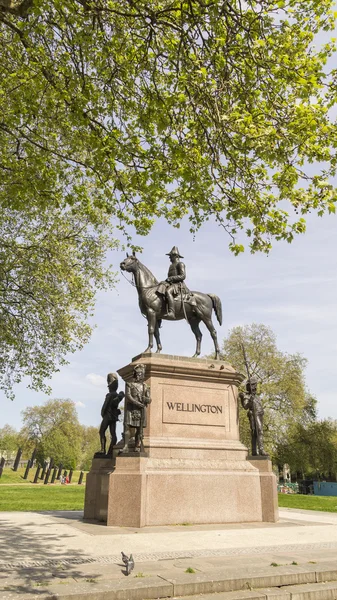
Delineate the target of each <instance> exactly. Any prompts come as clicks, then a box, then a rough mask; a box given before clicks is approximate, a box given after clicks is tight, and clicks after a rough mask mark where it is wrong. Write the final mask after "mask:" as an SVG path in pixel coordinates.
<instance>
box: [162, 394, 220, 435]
mask: <svg viewBox="0 0 337 600" xmlns="http://www.w3.org/2000/svg"><path fill="white" fill-rule="evenodd" d="M198 396H201V397H202V398H201V402H200V401H199V402H198V400H199V398H198ZM162 406H163V423H172V424H177V425H178V424H181V425H206V426H213V427H214V426H215V427H224V428H225V429H226V430H227V431H229V430H230V417H229V400H228V390H226V389H223V387H221V388H213V389H203V390H202V394H200V388H199V387H197V386H191V385H183V384H180V385H179V386H176V385H165V386H163V396H162Z"/></svg>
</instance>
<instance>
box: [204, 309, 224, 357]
mask: <svg viewBox="0 0 337 600" xmlns="http://www.w3.org/2000/svg"><path fill="white" fill-rule="evenodd" d="M203 322H204V323H205V325H206V327H207V329H208V331H209V332H210V334H211V336H212V340H213V342H214V350H215V360H219V358H220V348H219V344H218V336H217V334H216V329H215V327H214V325H213V323H212V319H211V318H210V317H209V318H207V319H203Z"/></svg>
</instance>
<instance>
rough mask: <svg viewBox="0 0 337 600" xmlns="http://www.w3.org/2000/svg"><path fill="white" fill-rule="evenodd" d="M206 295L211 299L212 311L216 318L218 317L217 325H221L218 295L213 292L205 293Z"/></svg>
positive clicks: (220, 307)
mask: <svg viewBox="0 0 337 600" xmlns="http://www.w3.org/2000/svg"><path fill="white" fill-rule="evenodd" d="M207 296H209V297H210V298H211V300H212V303H213V308H214V312H215V314H216V318H217V319H218V322H219V325H222V306H221V300H220V298H219V296H216V295H215V294H207Z"/></svg>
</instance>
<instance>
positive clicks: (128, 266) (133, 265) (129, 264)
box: [119, 253, 138, 273]
mask: <svg viewBox="0 0 337 600" xmlns="http://www.w3.org/2000/svg"><path fill="white" fill-rule="evenodd" d="M119 266H120V268H121V270H122V271H128V272H129V273H134V272H135V271H136V270H137V267H138V258H137V257H136V255H135V253H133V254H132V255H131V256H129V255H128V254H127V255H126V258H124V260H123V261H122V262H121V264H120V265H119Z"/></svg>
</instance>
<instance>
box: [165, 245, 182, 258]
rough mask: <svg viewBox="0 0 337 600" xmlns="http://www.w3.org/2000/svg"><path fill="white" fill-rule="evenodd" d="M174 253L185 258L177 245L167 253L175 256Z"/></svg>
mask: <svg viewBox="0 0 337 600" xmlns="http://www.w3.org/2000/svg"><path fill="white" fill-rule="evenodd" d="M173 255H175V256H179V258H184V257H183V256H181V254H179V250H178V248H177V246H173V248H172V250H171V252H168V253H167V254H166V256H173Z"/></svg>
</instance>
